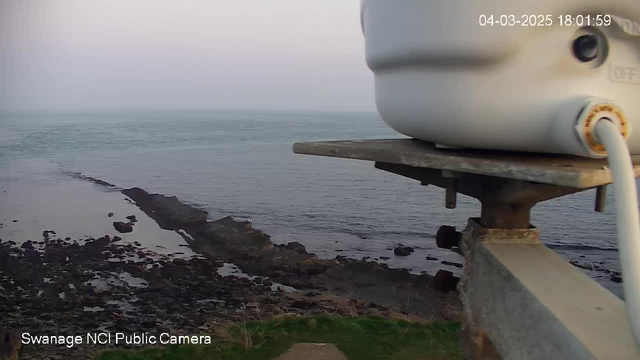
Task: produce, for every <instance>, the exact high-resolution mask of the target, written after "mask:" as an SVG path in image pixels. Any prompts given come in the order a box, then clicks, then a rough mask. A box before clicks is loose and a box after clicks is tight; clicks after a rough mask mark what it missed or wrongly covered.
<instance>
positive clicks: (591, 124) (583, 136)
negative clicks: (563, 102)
mask: <svg viewBox="0 0 640 360" xmlns="http://www.w3.org/2000/svg"><path fill="white" fill-rule="evenodd" d="M602 119H607V120H609V121H611V122H612V123H614V124H615V125H617V127H618V129H619V130H620V134H622V137H623V138H624V139H625V140H627V139H628V138H629V134H630V133H631V124H629V122H628V121H627V119H626V118H625V116H624V113H623V112H622V110H621V109H620V108H619V107H618V106H617V105H615V104H613V103H611V102H609V101H606V100H602V99H596V98H593V99H589V100H588V101H587V103H586V104H585V106H584V108H583V109H582V111H581V112H580V115H578V118H577V121H576V125H575V129H576V133H577V135H578V137H579V138H580V140H581V142H582V144H583V145H584V148H585V150H586V151H587V152H588V153H589V155H590V156H591V157H597V158H604V157H606V156H607V150H606V149H605V148H604V145H602V143H601V142H600V141H599V139H598V137H597V136H596V132H595V127H596V124H597V123H598V121H599V120H602Z"/></svg>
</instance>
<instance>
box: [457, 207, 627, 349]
mask: <svg viewBox="0 0 640 360" xmlns="http://www.w3.org/2000/svg"><path fill="white" fill-rule="evenodd" d="M509 238H511V241H509ZM462 246H463V251H464V253H465V274H464V276H463V278H462V282H461V283H460V287H459V290H460V293H461V299H462V301H463V304H464V307H465V314H466V317H467V319H466V321H467V322H470V324H468V323H466V324H464V326H467V325H470V326H471V327H474V326H477V327H480V328H481V329H482V332H484V333H486V335H487V336H488V337H489V338H490V339H491V341H492V342H493V345H494V346H495V348H496V349H497V351H498V353H500V355H501V356H502V358H503V359H509V360H510V359H523V360H524V359H528V360H536V359H540V360H542V359H544V360H553V359H558V360H561V359H562V360H564V359H607V360H623V359H625V360H633V359H640V351H639V350H638V349H637V348H636V346H635V343H634V341H633V338H632V335H631V328H630V327H629V324H628V321H627V316H626V313H625V307H624V303H623V302H622V301H621V300H620V299H619V298H617V297H616V296H615V295H613V294H612V293H611V292H609V291H608V290H606V289H605V288H603V287H602V286H600V285H599V284H598V283H596V282H595V281H593V280H592V279H590V278H589V277H588V276H587V275H586V274H585V273H584V272H582V271H581V270H580V269H577V268H576V267H574V266H572V265H570V264H568V263H567V262H566V261H565V260H564V259H563V258H561V257H560V256H559V255H558V254H556V253H555V252H554V251H552V250H550V249H548V248H547V247H545V246H544V245H543V244H542V243H540V242H539V241H538V239H537V233H536V232H535V231H533V229H523V230H502V229H485V228H482V227H481V226H480V225H479V224H478V222H477V219H470V220H469V225H468V226H467V228H466V229H465V231H464V232H463V238H462Z"/></svg>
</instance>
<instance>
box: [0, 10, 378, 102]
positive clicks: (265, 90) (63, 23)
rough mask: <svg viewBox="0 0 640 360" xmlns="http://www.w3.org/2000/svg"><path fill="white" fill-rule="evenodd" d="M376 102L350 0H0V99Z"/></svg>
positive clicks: (21, 100)
mask: <svg viewBox="0 0 640 360" xmlns="http://www.w3.org/2000/svg"><path fill="white" fill-rule="evenodd" d="M128 108H142V109H145V108H146V109H148V108H238V109H243V108H252V109H260V108H269V109H321V110H353V111H360V110H365V111H374V110H375V105H374V98H373V76H372V74H371V73H370V71H369V69H368V68H367V67H366V65H365V62H364V39H363V37H362V32H361V30H360V22H359V3H358V1H357V0H0V110H21V109H30V110H74V109H80V110H83V109H128Z"/></svg>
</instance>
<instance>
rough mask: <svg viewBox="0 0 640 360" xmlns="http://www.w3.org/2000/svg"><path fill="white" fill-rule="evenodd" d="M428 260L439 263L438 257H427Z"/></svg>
mask: <svg viewBox="0 0 640 360" xmlns="http://www.w3.org/2000/svg"><path fill="white" fill-rule="evenodd" d="M427 260H430V261H437V260H438V258H437V257H433V256H427Z"/></svg>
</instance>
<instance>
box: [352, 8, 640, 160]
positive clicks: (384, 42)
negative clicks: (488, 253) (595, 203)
mask: <svg viewBox="0 0 640 360" xmlns="http://www.w3.org/2000/svg"><path fill="white" fill-rule="evenodd" d="M638 20H640V1H638V0H615V1H602V0H600V1H598V0H567V1H555V0H538V1H533V0H518V1H513V0H494V1H491V0H474V1H459V0H448V1H442V0H402V1H388V0H364V1H362V2H361V22H362V28H363V32H364V36H365V44H366V61H367V65H368V66H369V68H370V69H371V70H372V71H373V73H374V74H375V92H376V105H377V108H378V112H379V113H380V115H381V117H382V118H383V119H384V121H385V122H386V123H387V124H388V125H389V126H391V127H392V128H393V129H395V130H396V131H398V132H400V133H402V134H405V135H407V136H410V137H414V138H417V139H421V140H425V141H429V142H433V143H436V144H437V145H438V146H440V147H454V148H477V149H495V150H509V151H528V152H545V153H560V154H572V155H580V156H586V157H596V158H597V157H605V156H606V154H607V152H606V150H605V149H604V147H603V146H602V145H601V144H600V142H599V141H598V139H597V135H596V134H595V124H596V123H597V122H598V120H600V119H607V120H610V121H611V122H613V123H614V124H615V125H617V127H618V130H619V132H620V133H621V134H622V135H623V137H624V139H625V140H626V143H627V146H628V148H629V150H630V152H631V153H632V154H640V123H639V122H640V36H639V35H640V26H639V25H638V24H637V23H636V22H634V21H638ZM634 128H637V131H633V129H634Z"/></svg>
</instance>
